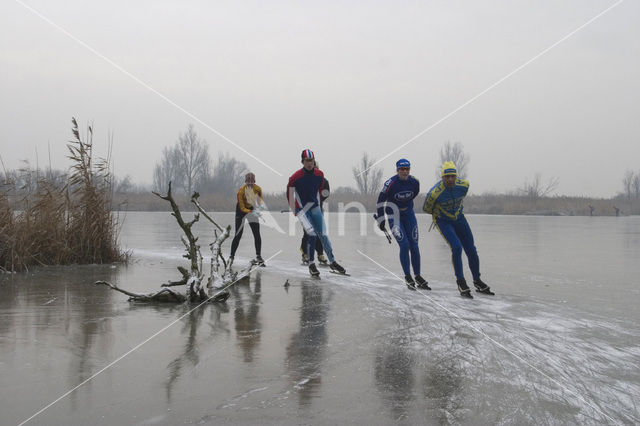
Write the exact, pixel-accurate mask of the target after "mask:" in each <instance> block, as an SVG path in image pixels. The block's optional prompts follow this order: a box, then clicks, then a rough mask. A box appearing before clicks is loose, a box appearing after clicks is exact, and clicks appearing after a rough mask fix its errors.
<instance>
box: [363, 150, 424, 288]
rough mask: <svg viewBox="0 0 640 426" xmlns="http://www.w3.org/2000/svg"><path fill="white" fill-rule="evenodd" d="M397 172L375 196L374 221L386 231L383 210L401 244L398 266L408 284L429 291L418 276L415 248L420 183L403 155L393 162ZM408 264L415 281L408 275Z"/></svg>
mask: <svg viewBox="0 0 640 426" xmlns="http://www.w3.org/2000/svg"><path fill="white" fill-rule="evenodd" d="M396 171H397V174H396V175H395V176H393V177H391V178H390V179H389V180H387V181H386V182H385V183H384V186H383V187H382V191H381V192H380V195H379V196H378V205H377V207H378V211H377V213H376V220H377V221H378V226H379V227H380V229H381V230H382V231H384V230H385V227H386V225H385V213H386V215H387V221H388V222H389V229H391V233H392V234H393V236H394V237H395V239H396V241H397V242H398V245H399V246H400V265H402V271H403V272H404V279H405V283H406V284H407V287H409V289H411V290H415V289H416V283H417V286H418V288H422V289H425V290H431V288H430V287H429V285H428V283H427V281H426V280H425V279H424V278H422V276H421V275H420V248H419V247H418V222H417V221H416V214H415V213H414V211H413V199H414V198H416V197H417V196H418V194H419V193H420V182H419V181H418V179H416V178H415V177H413V176H411V175H410V174H409V172H410V171H411V163H410V162H409V160H406V159H404V158H402V159H400V160H398V161H397V162H396ZM411 266H413V272H414V274H415V281H414V279H413V277H411Z"/></svg>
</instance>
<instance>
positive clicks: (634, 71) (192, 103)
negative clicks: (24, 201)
mask: <svg viewBox="0 0 640 426" xmlns="http://www.w3.org/2000/svg"><path fill="white" fill-rule="evenodd" d="M21 1H22V0H21ZM24 3H26V4H28V5H29V6H31V7H33V8H35V9H37V10H38V11H39V12H41V13H42V14H43V15H44V16H46V17H47V18H48V19H50V20H51V21H53V22H55V23H56V24H57V25H59V26H61V27H63V28H64V29H66V30H67V31H69V32H70V33H71V34H73V35H74V36H75V37H77V38H78V39H80V40H82V41H83V42H85V43H87V44H88V45H90V46H91V47H92V48H94V49H95V50H96V51H98V52H100V53H101V54H102V55H104V56H106V57H108V58H109V59H110V60H112V61H113V62H115V63H117V64H118V65H120V66H121V67H122V68H124V69H126V70H127V71H128V72H130V73H131V74H133V75H135V76H136V77H137V78H139V79H140V80H142V81H144V82H145V83H146V84H148V85H149V86H151V87H153V88H154V89H155V90H157V91H158V92H160V93H162V94H163V95H165V96H166V97H168V98H170V99H171V100H173V101H174V102H175V103H177V104H178V105H180V106H181V107H182V108H183V109H185V110H188V111H189V112H191V113H193V114H194V115H195V116H197V117H198V118H199V119H201V120H202V121H203V122H205V123H206V124H208V125H209V126H211V127H212V128H215V129H216V130H218V131H219V132H221V133H222V134H224V135H225V136H226V137H228V138H230V139H231V140H233V141H234V142H235V143H237V144H238V145H241V146H242V147H244V148H245V149H246V150H248V151H250V152H251V153H252V154H253V155H255V156H256V157H259V158H260V159H262V160H263V161H264V162H265V163H267V164H269V165H270V166H271V167H273V168H274V169H276V170H278V171H279V172H280V173H281V174H282V175H283V176H278V175H277V174H275V173H273V172H272V171H270V170H269V169H268V168H266V167H264V166H263V165H261V164H260V163H258V162H257V161H255V160H254V159H252V158H251V157H250V156H247V155H246V154H244V153H243V152H241V151H239V150H238V149H236V148H234V147H233V146H232V145H231V144H229V143H228V142H226V141H224V140H223V139H222V138H220V137H219V136H217V135H216V134H214V133H213V132H212V131H210V130H209V129H207V128H206V127H205V126H203V125H202V124H199V123H197V122H196V121H195V120H194V119H193V118H190V117H189V116H187V115H186V114H185V113H184V112H183V111H181V110H179V109H177V108H176V107H174V106H172V105H170V104H168V103H167V102H166V101H165V100H163V99H162V98H160V97H159V96H158V95H156V94H154V93H153V92H151V91H149V90H148V89H147V88H145V87H143V86H142V85H140V84H139V83H137V82H136V81H134V80H133V79H132V78H130V77H129V76H127V75H125V74H123V73H122V72H121V71H119V70H117V69H116V68H114V67H113V66H112V65H109V64H108V63H107V62H105V61H104V60H103V59H101V58H99V57H98V56H96V55H95V54H93V53H91V52H90V51H89V50H87V49H86V48H85V47H83V46H81V45H80V44H78V43H77V42H75V41H74V40H72V39H71V38H69V37H68V36H66V35H65V34H64V33H63V32H61V31H60V30H58V29H56V28H54V27H53V26H51V25H50V24H48V23H47V22H45V21H44V20H42V19H41V18H39V17H38V16H36V15H35V14H34V13H33V12H31V11H29V10H28V9H27V8H25V7H24V6H23V5H21V3H20V2H17V1H15V0H4V1H3V2H2V4H1V6H0V93H1V95H0V116H1V117H2V125H1V126H0V155H1V156H2V159H3V161H4V163H5V166H6V167H7V168H17V167H19V165H20V163H19V160H20V159H28V160H30V161H31V163H32V164H34V163H35V152H36V147H37V151H38V155H39V162H40V165H41V166H42V165H45V164H46V163H47V162H48V160H46V159H47V157H48V153H47V145H48V144H50V146H51V155H52V162H53V167H54V168H64V167H66V166H67V163H66V160H65V159H64V156H65V155H66V148H65V144H66V141H67V140H68V139H69V137H70V130H69V129H70V119H71V117H72V116H75V117H76V118H78V119H79V120H80V122H81V123H86V122H87V121H93V123H94V126H95V132H96V138H95V141H96V142H97V149H98V152H99V153H104V152H105V151H106V140H107V134H108V132H109V131H112V132H113V134H114V137H113V140H114V147H113V158H114V164H115V172H116V174H117V175H119V176H124V175H127V174H129V175H131V176H132V177H133V179H134V180H135V181H137V182H146V183H150V182H151V180H152V170H153V167H154V165H155V164H156V162H157V161H158V160H159V158H160V155H161V152H162V148H163V147H164V146H168V145H172V144H173V143H174V142H175V141H176V139H177V137H178V134H179V133H181V132H183V131H184V130H185V129H186V127H187V125H188V124H189V123H194V124H195V128H196V131H197V132H198V133H199V135H200V136H201V137H203V138H205V139H206V140H207V141H208V142H209V144H210V149H211V151H212V153H213V154H214V155H215V154H217V152H218V151H224V152H229V153H230V154H231V155H233V156H235V157H236V158H238V159H240V160H241V161H245V162H246V163H247V164H248V165H249V167H250V168H251V169H252V171H254V172H255V173H256V176H257V180H258V183H259V184H261V185H262V186H263V188H264V189H265V190H266V191H276V190H282V189H283V188H284V186H285V185H286V178H287V177H288V176H289V175H290V174H291V173H292V172H293V171H294V170H295V169H296V168H298V167H300V163H299V158H300V157H299V155H300V151H302V149H304V148H307V147H308V148H311V149H312V150H314V151H315V152H316V155H317V157H318V160H319V162H320V166H321V169H323V170H324V171H325V174H326V175H327V177H328V178H329V179H330V180H331V183H332V187H337V186H342V185H350V186H353V185H354V180H353V178H352V175H351V168H352V167H353V165H355V164H356V163H357V161H358V159H359V158H360V155H361V153H362V152H363V151H367V152H368V153H369V154H370V156H372V157H374V158H381V157H383V156H384V155H386V154H387V153H388V152H389V151H391V150H392V149H394V148H395V147H396V146H398V145H400V144H402V143H404V142H405V141H407V140H408V139H410V138H411V137H413V136H414V135H416V134H418V133H419V132H421V131H422V130H424V129H425V128H427V127H429V126H431V125H432V124H433V123H435V122H437V121H438V120H440V119H441V118H442V117H443V116H445V115H446V114H448V113H449V112H451V111H452V110H454V109H455V108H457V107H458V106H460V105H461V104H463V103H465V102H467V101H468V100H469V99H470V98H472V97H473V96H475V95H477V94H478V93H480V92H482V91H483V90H485V89H486V88H487V87H489V86H490V85H491V84H493V83H495V82H496V81H498V80H499V79H501V78H502V77H504V76H505V75H507V74H508V73H510V72H512V71H513V70H514V69H516V68H517V67H518V66H520V65H521V64H523V63H525V62H526V61H528V60H529V59H531V58H532V57H534V56H535V55H537V54H538V53H540V52H541V51H542V50H544V49H545V48H547V47H549V46H550V45H552V44H553V43H555V42H556V41H558V40H559V39H561V38H562V37H564V36H566V35H567V34H568V33H569V32H571V31H573V30H574V29H576V28H578V27H579V26H580V25H582V24H584V23H585V22H587V21H588V20H589V19H591V18H592V17H594V16H595V15H597V14H598V13H600V12H601V11H603V10H604V9H606V8H607V7H609V6H611V5H613V4H615V3H616V2H615V1H584V0H576V1H566V2H557V1H517V2H513V1H491V2H477V1H457V2H450V1H441V2H440V1H439V2H415V1H412V2H391V1H375V2H372V1H356V2H335V1H329V2H300V1H291V2H286V1H274V2H259V1H255V2H251V1H247V2H235V1H230V2H206V1H201V2H200V1H186V2H177V1H138V2H130V1H129V2H124V1H120V0H113V1H110V2H86V1H82V2H81V1H73V0H65V1H64V2H62V1H42V0H26V1H25V2H24ZM638 75H640V3H639V2H637V1H631V0H627V1H625V2H623V3H621V4H620V5H618V6H617V7H615V8H613V9H612V10H611V11H609V12H608V13H606V14H604V15H603V16H602V17H600V18H599V19H597V20H596V21H594V22H593V23H591V24H590V25H588V26H586V27H585V28H584V29H582V30H581V31H579V32H578V33H576V34H575V35H573V36H572V37H571V38H569V39H567V40H566V41H564V42H563V43H561V44H559V45H558V46H556V47H555V48H553V49H552V50H550V51H549V52H548V53H546V54H545V55H543V56H542V57H540V58H539V59H537V60H536V61H534V62H533V63H531V64H530V65H528V66H527V67H525V68H524V69H522V70H521V71H519V72H518V73H516V74H514V75H513V76H512V77H510V78H509V79H508V80H506V81H504V82H503V83H502V84H500V85H499V86H497V87H495V88H494V89H492V90H491V91H489V92H488V93H486V94H484V95H483V96H482V97H480V98H478V99H477V100H476V101H475V102H473V103H472V104H470V105H468V106H467V107H465V108H464V109H462V110H461V111H459V112H457V113H456V114H454V115H453V116H451V117H450V118H448V119H447V120H446V121H444V122H442V123H441V124H439V125H438V126H436V127H434V128H433V129H432V130H430V131H429V132H427V133H425V134H424V135H423V136H421V137H420V138H418V139H417V140H416V141H415V142H413V143H411V144H409V145H407V146H406V147H405V148H403V149H402V150H400V151H399V152H397V153H396V154H394V155H393V156H391V157H389V158H388V159H387V160H385V161H384V162H383V163H382V165H383V167H384V170H385V176H390V175H391V174H393V173H394V163H395V161H396V160H397V159H398V158H400V157H406V158H408V159H409V160H411V161H412V164H413V170H412V174H414V175H415V176H416V177H418V178H419V179H421V181H422V186H423V190H426V189H428V187H429V186H430V185H431V184H432V183H433V180H434V169H435V167H436V163H437V161H438V152H439V149H440V147H441V146H442V144H443V143H444V142H445V141H447V140H450V141H452V142H457V141H460V142H462V143H463V144H464V146H465V149H466V151H467V153H468V154H469V155H470V157H471V162H470V166H469V167H470V168H469V179H470V180H471V188H472V191H473V192H475V193H481V192H485V191H498V192H502V191H506V190H510V189H514V188H515V187H517V186H520V185H522V183H523V182H524V180H525V179H526V178H529V179H530V178H532V177H533V175H534V174H535V173H537V172H539V173H541V174H542V177H543V179H544V180H546V179H548V178H550V177H552V176H554V177H558V178H559V180H560V185H559V187H558V193H561V194H567V195H593V196H604V197H608V196H612V195H614V194H615V193H616V192H618V191H620V190H621V179H622V174H623V172H624V171H625V170H626V169H633V170H636V171H640V120H639V119H638V112H639V111H640V80H639V79H638V77H637V76H638Z"/></svg>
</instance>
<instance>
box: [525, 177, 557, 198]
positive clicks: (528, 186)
mask: <svg viewBox="0 0 640 426" xmlns="http://www.w3.org/2000/svg"><path fill="white" fill-rule="evenodd" d="M559 184H560V179H559V178H557V177H552V178H550V179H549V180H548V181H547V183H546V184H544V183H543V182H542V176H541V175H540V173H536V174H535V176H534V177H533V179H532V180H531V182H529V181H528V180H525V181H524V185H523V186H522V188H520V190H519V192H520V193H521V194H522V195H525V196H527V197H529V198H530V199H531V200H532V201H533V202H535V201H537V200H538V198H541V197H546V196H548V195H550V194H551V193H552V192H554V191H555V190H556V189H558V185H559Z"/></svg>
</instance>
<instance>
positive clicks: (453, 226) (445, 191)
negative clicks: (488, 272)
mask: <svg viewBox="0 0 640 426" xmlns="http://www.w3.org/2000/svg"><path fill="white" fill-rule="evenodd" d="M468 191H469V181H467V180H465V179H456V183H455V184H454V185H453V188H451V189H449V188H447V187H446V186H445V184H444V182H443V181H442V180H441V181H440V182H438V183H436V184H435V185H434V186H433V188H431V189H430V190H429V192H428V193H427V198H426V199H425V200H424V205H423V206H422V209H423V210H424V211H425V212H427V213H429V214H431V215H432V216H433V222H434V223H435V224H436V226H437V228H438V230H439V231H440V234H442V236H443V237H444V239H445V240H446V241H447V243H449V246H450V247H451V260H452V262H453V269H454V270H455V273H456V278H457V279H461V278H464V272H463V269H462V250H463V249H464V252H465V254H466V255H467V258H468V259H469V269H471V274H472V275H473V279H474V280H477V279H478V278H480V259H479V258H478V252H477V250H476V246H475V244H474V241H473V234H472V233H471V228H470V227H469V223H468V222H467V219H466V218H465V217H464V213H463V212H462V208H463V206H462V201H463V200H464V197H465V196H466V195H467V192H468Z"/></svg>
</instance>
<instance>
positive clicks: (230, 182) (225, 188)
mask: <svg viewBox="0 0 640 426" xmlns="http://www.w3.org/2000/svg"><path fill="white" fill-rule="evenodd" d="M247 171H248V169H247V165H246V163H244V162H242V161H239V160H237V159H235V158H234V157H232V156H231V155H229V154H225V153H220V154H219V155H218V162H217V163H216V165H215V167H214V168H213V176H210V177H209V179H208V180H207V182H206V183H205V184H204V185H203V187H204V190H206V191H209V192H217V193H220V194H227V195H229V194H234V193H235V192H236V191H237V190H238V188H240V187H241V186H242V185H243V183H244V175H245V174H246V173H247Z"/></svg>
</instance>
